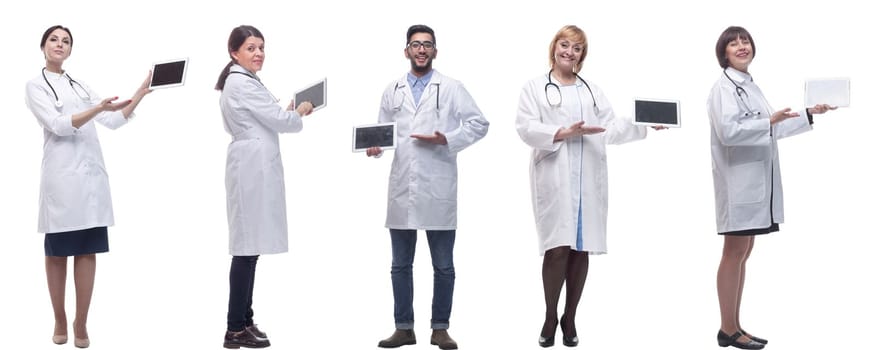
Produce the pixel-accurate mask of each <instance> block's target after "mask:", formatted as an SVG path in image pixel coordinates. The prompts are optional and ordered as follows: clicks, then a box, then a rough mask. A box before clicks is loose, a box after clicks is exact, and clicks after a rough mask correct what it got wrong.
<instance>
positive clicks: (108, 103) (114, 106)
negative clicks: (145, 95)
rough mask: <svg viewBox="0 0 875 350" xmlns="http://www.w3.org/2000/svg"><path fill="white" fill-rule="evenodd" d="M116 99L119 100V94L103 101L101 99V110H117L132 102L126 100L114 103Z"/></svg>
mask: <svg viewBox="0 0 875 350" xmlns="http://www.w3.org/2000/svg"><path fill="white" fill-rule="evenodd" d="M115 100H118V96H115V97H108V98H105V99H103V101H100V110H101V111H102V112H115V111H117V110H120V109H122V108H125V107H127V106H128V105H129V104H131V102H132V101H131V100H124V101H122V102H117V103H113V101H115Z"/></svg>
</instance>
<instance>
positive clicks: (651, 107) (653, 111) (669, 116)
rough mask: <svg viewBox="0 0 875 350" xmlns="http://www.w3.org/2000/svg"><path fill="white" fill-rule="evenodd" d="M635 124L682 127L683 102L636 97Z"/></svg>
mask: <svg viewBox="0 0 875 350" xmlns="http://www.w3.org/2000/svg"><path fill="white" fill-rule="evenodd" d="M635 124H638V125H651V126H665V127H669V128H679V127H681V103H680V101H677V100H661V99H652V98H636V99H635Z"/></svg>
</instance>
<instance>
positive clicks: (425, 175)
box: [379, 70, 489, 230]
mask: <svg viewBox="0 0 875 350" xmlns="http://www.w3.org/2000/svg"><path fill="white" fill-rule="evenodd" d="M438 97H440V101H438ZM438 104H440V109H439V110H438V108H437V107H438V106H437V105H438ZM379 121H380V122H381V123H383V122H397V123H398V124H397V134H398V145H397V147H396V148H395V151H394V153H395V158H394V160H393V161H392V171H391V173H390V175H389V195H388V203H387V207H388V209H387V215H386V227H387V228H390V229H414V230H454V229H456V184H457V183H456V181H457V172H456V154H457V153H458V152H459V151H461V150H463V149H465V148H466V147H468V146H470V145H472V144H474V143H475V142H477V141H478V140H480V139H481V138H483V136H485V135H486V132H487V131H488V129H489V122H488V121H487V120H486V118H484V117H483V113H481V112H480V109H479V108H477V104H476V103H474V99H473V98H471V95H470V94H469V93H468V91H467V90H465V87H464V86H463V85H462V84H461V83H460V82H459V81H457V80H454V79H452V78H450V77H447V76H444V75H442V74H440V73H439V72H438V71H436V70H435V71H434V73H433V74H432V77H431V80H430V81H429V83H428V85H427V86H426V87H425V90H424V91H423V92H422V96H421V97H420V100H419V105H418V106H417V104H416V102H415V101H414V99H413V94H412V92H411V90H410V86H408V83H407V74H406V73H405V74H404V75H403V76H401V78H399V79H398V80H397V81H393V82H392V83H390V84H389V86H388V87H386V90H385V92H384V93H383V98H382V101H381V103H380V116H379ZM435 131H440V132H441V133H443V134H444V135H446V137H447V145H434V144H430V143H426V142H423V141H419V140H416V139H413V138H411V137H410V135H411V134H426V135H432V134H434V132H435Z"/></svg>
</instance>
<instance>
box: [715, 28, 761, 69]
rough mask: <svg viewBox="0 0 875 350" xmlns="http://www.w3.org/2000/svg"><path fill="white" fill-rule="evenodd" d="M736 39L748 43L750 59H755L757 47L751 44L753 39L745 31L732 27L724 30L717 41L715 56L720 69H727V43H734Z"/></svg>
mask: <svg viewBox="0 0 875 350" xmlns="http://www.w3.org/2000/svg"><path fill="white" fill-rule="evenodd" d="M738 38H741V39H744V40H747V41H750V49H751V56H750V58H754V57H756V55H757V46H756V44H754V43H753V37H752V36H751V35H750V33H748V31H747V29H744V28H742V27H736V26H732V27H729V28H726V30H724V31H723V33H721V34H720V38H719V39H717V47H716V49H715V51H716V54H717V62H718V63H720V67H722V68H727V67H729V58H728V57H726V47H727V46H729V43H731V42H733V41H735V39H738Z"/></svg>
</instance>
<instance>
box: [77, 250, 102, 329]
mask: <svg viewBox="0 0 875 350" xmlns="http://www.w3.org/2000/svg"><path fill="white" fill-rule="evenodd" d="M96 269H97V256H96V255H94V254H88V255H77V256H75V257H74V258H73V278H74V280H75V284H76V318H75V319H74V320H73V335H74V336H75V337H76V339H88V328H87V327H86V325H87V323H88V308H89V307H90V306H91V294H92V292H93V291H94V274H95V271H96Z"/></svg>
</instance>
